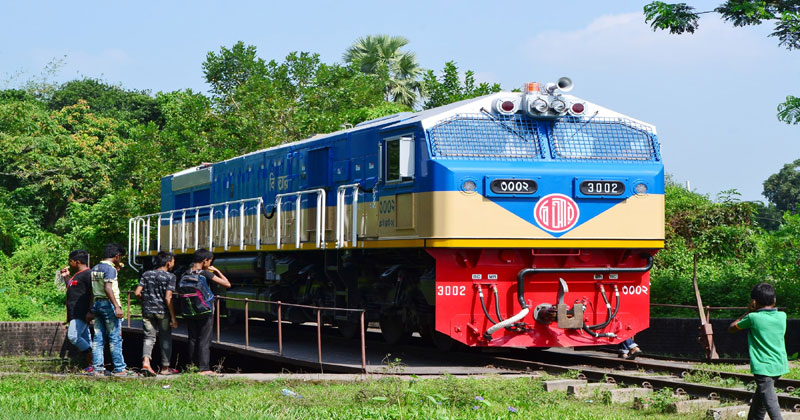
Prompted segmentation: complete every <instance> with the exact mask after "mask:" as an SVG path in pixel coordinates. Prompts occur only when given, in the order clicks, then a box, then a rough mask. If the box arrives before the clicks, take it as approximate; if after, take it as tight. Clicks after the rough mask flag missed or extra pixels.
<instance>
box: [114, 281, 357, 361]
mask: <svg viewBox="0 0 800 420" xmlns="http://www.w3.org/2000/svg"><path fill="white" fill-rule="evenodd" d="M121 293H124V294H126V295H127V307H126V310H125V318H126V322H127V326H128V328H130V327H131V317H135V318H141V317H142V315H141V314H135V315H134V314H131V295H132V294H133V291H132V290H128V291H123V292H121ZM215 298H216V302H215V303H214V304H215V306H216V308H215V309H216V314H215V315H214V317H215V319H214V323H215V329H216V337H217V340H216V342H217V343H223V341H222V337H221V334H220V331H221V329H220V308H219V305H220V301H222V300H230V301H239V302H244V323H245V324H244V348H245V349H250V304H251V303H263V304H266V305H277V307H278V311H277V315H278V319H277V325H278V354H279V355H281V356H283V319H282V316H281V315H282V312H283V307H284V306H288V307H294V308H305V309H312V310H315V311H316V312H317V362H318V363H319V369H320V372H322V311H339V312H358V313H359V314H360V315H359V324H360V327H361V370H362V371H363V372H364V373H366V372H367V350H366V349H367V347H366V331H367V329H366V328H365V326H366V323H365V318H364V316H365V311H364V309H350V308H330V307H325V306H312V305H301V304H297V303H285V302H281V301H271V300H258V299H248V298H244V299H242V298H233V297H227V296H215ZM231 344H233V343H231Z"/></svg>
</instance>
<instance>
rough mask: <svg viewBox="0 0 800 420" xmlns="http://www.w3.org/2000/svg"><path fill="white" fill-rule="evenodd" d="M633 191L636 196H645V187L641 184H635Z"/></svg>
mask: <svg viewBox="0 0 800 420" xmlns="http://www.w3.org/2000/svg"><path fill="white" fill-rule="evenodd" d="M634 190H635V191H636V194H638V195H645V194H647V185H645V184H642V183H639V184H636V187H634Z"/></svg>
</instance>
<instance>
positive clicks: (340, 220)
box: [336, 184, 361, 248]
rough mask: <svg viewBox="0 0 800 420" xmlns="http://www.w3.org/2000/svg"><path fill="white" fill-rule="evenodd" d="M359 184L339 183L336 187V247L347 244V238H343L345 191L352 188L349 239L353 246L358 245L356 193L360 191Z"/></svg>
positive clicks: (344, 231)
mask: <svg viewBox="0 0 800 420" xmlns="http://www.w3.org/2000/svg"><path fill="white" fill-rule="evenodd" d="M360 188H361V185H359V184H346V185H340V186H339V188H337V189H336V247H337V248H342V247H344V246H347V240H346V239H345V233H346V230H345V228H344V222H345V219H346V218H347V216H346V214H345V213H346V211H345V205H347V202H346V200H347V191H348V190H352V194H353V200H352V210H353V211H352V220H351V222H350V227H351V229H352V232H351V234H350V235H351V241H352V244H353V247H354V248H355V247H356V246H357V245H358V193H359V191H360Z"/></svg>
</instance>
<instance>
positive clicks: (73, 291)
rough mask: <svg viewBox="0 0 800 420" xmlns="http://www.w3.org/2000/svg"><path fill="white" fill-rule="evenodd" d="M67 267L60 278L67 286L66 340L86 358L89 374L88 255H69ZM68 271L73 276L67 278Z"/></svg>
mask: <svg viewBox="0 0 800 420" xmlns="http://www.w3.org/2000/svg"><path fill="white" fill-rule="evenodd" d="M68 264H69V265H68V266H67V267H64V268H62V269H61V272H60V274H61V277H62V278H64V279H65V280H66V281H65V283H66V285H67V324H68V325H69V326H68V327H67V339H68V340H69V342H70V343H72V344H74V345H75V347H77V348H78V351H80V352H81V353H83V354H84V355H85V357H86V362H87V363H88V364H89V367H87V368H86V373H91V372H92V370H93V368H92V352H91V349H92V337H91V336H90V335H89V321H90V320H91V313H90V312H89V309H90V308H91V306H92V276H91V273H90V271H89V253H88V252H86V251H84V250H81V249H79V250H75V251H72V252H70V253H69V261H68ZM70 270H72V272H74V273H75V274H73V275H72V277H70V276H69V274H70Z"/></svg>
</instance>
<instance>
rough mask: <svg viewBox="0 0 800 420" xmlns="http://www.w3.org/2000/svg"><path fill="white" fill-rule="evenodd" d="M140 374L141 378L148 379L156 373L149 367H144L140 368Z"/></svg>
mask: <svg viewBox="0 0 800 420" xmlns="http://www.w3.org/2000/svg"><path fill="white" fill-rule="evenodd" d="M140 372H141V373H142V376H145V377H148V378H152V377H154V376H156V372H155V371H154V370H153V368H151V367H147V368H146V367H142V369H141V370H140Z"/></svg>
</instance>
